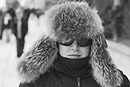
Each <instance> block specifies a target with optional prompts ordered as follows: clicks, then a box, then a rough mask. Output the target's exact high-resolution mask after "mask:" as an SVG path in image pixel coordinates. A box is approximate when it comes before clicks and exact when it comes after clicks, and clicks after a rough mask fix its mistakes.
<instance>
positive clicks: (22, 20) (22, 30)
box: [14, 6, 31, 57]
mask: <svg viewBox="0 0 130 87" xmlns="http://www.w3.org/2000/svg"><path fill="white" fill-rule="evenodd" d="M30 13H31V12H30V10H29V9H24V8H23V7H20V6H19V7H18V8H17V9H16V20H17V27H16V28H14V29H15V30H14V31H15V32H14V34H15V36H16V42H17V57H20V56H21V55H22V53H23V51H24V45H25V36H26V34H27V33H28V19H29V16H30Z"/></svg>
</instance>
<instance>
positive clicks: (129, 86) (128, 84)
mask: <svg viewBox="0 0 130 87" xmlns="http://www.w3.org/2000/svg"><path fill="white" fill-rule="evenodd" d="M120 72H121V74H122V77H123V82H122V85H121V87H130V81H129V79H128V77H127V76H126V75H125V74H124V73H123V72H122V71H120Z"/></svg>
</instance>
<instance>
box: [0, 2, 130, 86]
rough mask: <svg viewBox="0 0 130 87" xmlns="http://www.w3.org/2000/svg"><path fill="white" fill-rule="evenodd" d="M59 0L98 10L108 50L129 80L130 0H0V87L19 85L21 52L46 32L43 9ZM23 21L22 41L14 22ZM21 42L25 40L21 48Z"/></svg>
mask: <svg viewBox="0 0 130 87" xmlns="http://www.w3.org/2000/svg"><path fill="white" fill-rule="evenodd" d="M60 1H86V2H88V3H89V4H90V5H91V6H92V7H96V8H97V9H98V13H99V15H100V17H101V18H102V20H103V26H104V29H105V37H106V39H107V43H108V50H109V52H110V54H111V55H112V58H113V60H114V62H115V64H116V66H117V67H118V68H119V69H121V70H122V71H123V73H124V74H125V75H126V76H127V77H128V78H129V80H130V0H0V60H1V61H0V87H18V84H19V82H20V78H19V76H18V75H17V70H16V67H17V62H18V60H19V56H18V55H17V54H18V51H20V52H22V51H23V52H26V51H27V50H28V49H30V47H31V46H32V45H33V44H34V42H35V41H36V40H37V38H39V37H40V35H41V34H42V33H43V32H44V26H42V24H41V23H42V19H43V18H44V12H45V11H46V10H47V9H48V8H49V7H50V6H52V5H55V4H57V3H59V2H60ZM19 12H20V13H19ZM24 13H25V15H24ZM19 14H22V16H20V15H19ZM23 15H24V16H23ZM20 17H22V18H21V19H20ZM20 20H24V21H23V22H22V21H21V23H23V25H24V27H25V28H22V30H25V29H26V28H27V30H25V31H26V32H24V33H25V34H24V35H23V36H24V37H23V39H25V41H22V40H20V39H19V37H18V36H19V34H20V35H21V33H19V31H15V23H16V25H19V24H18V23H20V22H19V21H20ZM16 28H18V27H16ZM16 30H17V29H16ZM20 41H21V42H20ZM18 43H24V45H20V48H19V50H17V49H18V48H17V45H18ZM21 46H22V47H21ZM21 50H22V51H21Z"/></svg>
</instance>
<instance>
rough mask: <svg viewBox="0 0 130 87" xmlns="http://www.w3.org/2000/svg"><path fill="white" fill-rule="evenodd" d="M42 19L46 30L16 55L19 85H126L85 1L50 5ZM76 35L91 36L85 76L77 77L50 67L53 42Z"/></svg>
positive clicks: (129, 85)
mask: <svg viewBox="0 0 130 87" xmlns="http://www.w3.org/2000/svg"><path fill="white" fill-rule="evenodd" d="M42 23H43V29H46V30H45V31H48V32H47V33H46V34H44V35H43V36H42V37H41V39H39V40H38V41H37V42H36V44H35V45H34V46H33V47H32V49H30V50H29V51H28V52H27V53H25V54H23V55H22V56H21V58H20V59H21V60H20V62H19V65H18V72H19V75H20V76H21V78H22V83H23V85H22V84H21V85H20V87H78V85H80V86H79V87H88V85H89V87H130V83H129V82H128V79H127V78H126V77H125V76H124V75H123V74H122V73H121V72H120V70H119V69H118V68H117V67H116V66H115V64H114V63H113V61H112V58H111V56H110V54H109V52H108V51H107V43H106V40H105V37H104V34H103V31H104V28H103V26H102V20H101V19H100V17H99V15H98V14H97V11H96V10H95V9H91V8H90V7H89V6H88V4H87V3H86V2H67V3H62V4H58V5H56V6H55V5H54V6H53V7H51V8H50V9H49V10H48V11H47V12H46V13H45V15H44V18H43V21H42ZM79 36H83V37H86V38H91V39H92V45H91V50H90V60H89V64H90V65H91V68H92V70H91V74H90V77H89V78H87V77H85V76H83V77H82V78H80V79H77V78H76V77H72V76H70V75H68V74H67V73H63V72H61V71H59V70H57V69H55V68H53V64H54V62H55V60H56V59H57V53H58V47H57V42H58V41H63V42H64V41H67V40H69V39H75V38H78V37H79ZM49 71H50V72H49ZM77 80H78V82H77ZM26 83H27V84H26ZM98 84H99V85H100V86H99V85H98Z"/></svg>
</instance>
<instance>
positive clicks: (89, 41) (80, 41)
mask: <svg viewBox="0 0 130 87" xmlns="http://www.w3.org/2000/svg"><path fill="white" fill-rule="evenodd" d="M83 40H84V41H83ZM74 41H76V42H77V44H78V46H80V47H86V46H90V45H92V39H86V38H84V39H78V40H69V41H65V42H62V41H59V42H58V43H59V44H61V45H64V46H71V45H72V44H73V42H74Z"/></svg>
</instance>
